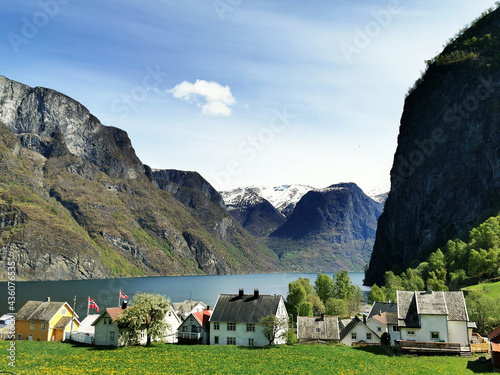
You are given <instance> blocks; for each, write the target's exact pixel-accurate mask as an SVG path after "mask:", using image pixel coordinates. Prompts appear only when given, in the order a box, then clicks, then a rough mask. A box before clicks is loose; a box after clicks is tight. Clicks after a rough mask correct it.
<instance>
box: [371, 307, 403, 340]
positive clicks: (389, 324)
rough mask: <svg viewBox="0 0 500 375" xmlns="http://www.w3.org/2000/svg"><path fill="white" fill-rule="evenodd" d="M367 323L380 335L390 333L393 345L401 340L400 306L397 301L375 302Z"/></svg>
mask: <svg viewBox="0 0 500 375" xmlns="http://www.w3.org/2000/svg"><path fill="white" fill-rule="evenodd" d="M366 325H367V326H368V327H369V328H370V329H371V330H372V331H374V332H375V333H376V334H377V335H378V336H380V337H382V334H383V333H384V332H386V333H388V334H389V336H390V338H391V344H393V345H396V343H397V342H398V341H399V340H401V335H400V333H399V326H398V306H397V304H395V303H383V302H375V303H374V304H373V306H372V308H371V309H370V311H369V313H368V318H367V319H366Z"/></svg>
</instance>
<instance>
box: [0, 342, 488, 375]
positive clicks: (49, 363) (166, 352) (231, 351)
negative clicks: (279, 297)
mask: <svg viewBox="0 0 500 375" xmlns="http://www.w3.org/2000/svg"><path fill="white" fill-rule="evenodd" d="M8 344H9V343H8V342H0V350H1V352H3V353H4V355H2V357H1V358H2V359H1V363H0V373H1V372H2V370H3V371H12V372H14V373H16V374H69V375H77V374H120V375H121V374H134V375H135V374H232V375H235V374H301V375H302V374H478V373H487V372H488V371H491V362H490V361H488V362H487V363H480V362H479V361H476V359H475V358H472V359H470V358H460V357H450V356H445V357H439V356H434V357H425V356H422V357H415V356H393V355H388V354H387V353H386V352H385V351H384V349H383V348H381V347H371V348H352V347H346V346H338V345H335V346H333V345H295V346H281V347H272V348H246V347H238V346H180V345H166V344H153V345H152V346H151V347H149V348H146V347H142V346H138V347H123V348H118V349H105V348H98V347H83V346H73V345H71V344H66V343H54V342H35V341H18V342H16V367H15V368H12V367H10V366H8V365H7V363H8V359H7V356H6V355H5V354H6V353H8V350H7V349H8ZM7 355H8V354H7Z"/></svg>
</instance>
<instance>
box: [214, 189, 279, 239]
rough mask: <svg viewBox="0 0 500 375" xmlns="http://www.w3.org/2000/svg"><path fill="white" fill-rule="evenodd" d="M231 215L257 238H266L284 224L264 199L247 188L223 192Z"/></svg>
mask: <svg viewBox="0 0 500 375" xmlns="http://www.w3.org/2000/svg"><path fill="white" fill-rule="evenodd" d="M222 197H223V199H224V202H225V204H226V207H227V209H228V211H229V213H230V214H231V216H233V217H234V218H235V219H236V220H237V221H238V222H239V223H240V224H241V225H242V226H243V228H245V229H246V230H248V231H249V232H250V233H252V234H253V235H254V236H257V237H267V236H268V235H269V234H270V233H271V232H273V231H274V230H275V229H276V228H278V227H279V226H281V225H282V224H283V223H284V222H285V217H284V216H283V215H282V214H281V213H280V212H278V210H277V209H276V208H274V206H273V205H272V204H271V203H269V201H267V200H266V199H264V198H262V197H261V196H259V195H257V194H256V193H254V192H253V191H252V190H251V189H248V188H246V189H245V188H238V189H234V190H231V191H227V192H223V193H222Z"/></svg>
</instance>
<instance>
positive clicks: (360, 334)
mask: <svg viewBox="0 0 500 375" xmlns="http://www.w3.org/2000/svg"><path fill="white" fill-rule="evenodd" d="M353 333H355V334H356V338H355V339H353V338H352V334H353ZM368 333H371V339H368V338H367V334H368ZM358 341H364V342H366V343H369V344H380V337H378V336H377V335H376V334H375V332H373V331H372V330H371V329H370V328H368V327H367V326H366V325H364V324H363V323H358V324H357V325H356V327H354V328H353V329H352V330H351V332H349V333H348V334H347V335H346V337H344V338H343V339H342V340H341V341H340V342H341V343H342V344H344V345H347V346H352V344H353V343H356V342H358Z"/></svg>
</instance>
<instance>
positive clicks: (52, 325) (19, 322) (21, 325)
mask: <svg viewBox="0 0 500 375" xmlns="http://www.w3.org/2000/svg"><path fill="white" fill-rule="evenodd" d="M71 322H73V324H71ZM79 326H80V322H79V321H78V315H77V314H76V313H75V312H74V311H73V309H72V308H71V306H70V305H69V304H68V303H67V302H51V301H50V297H49V298H47V300H46V301H45V302H41V301H28V302H26V304H25V305H24V306H23V307H22V308H21V310H19V312H18V313H17V314H16V338H17V340H35V341H64V339H65V333H66V332H70V331H71V329H73V331H76V330H77V329H78V327H79Z"/></svg>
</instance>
